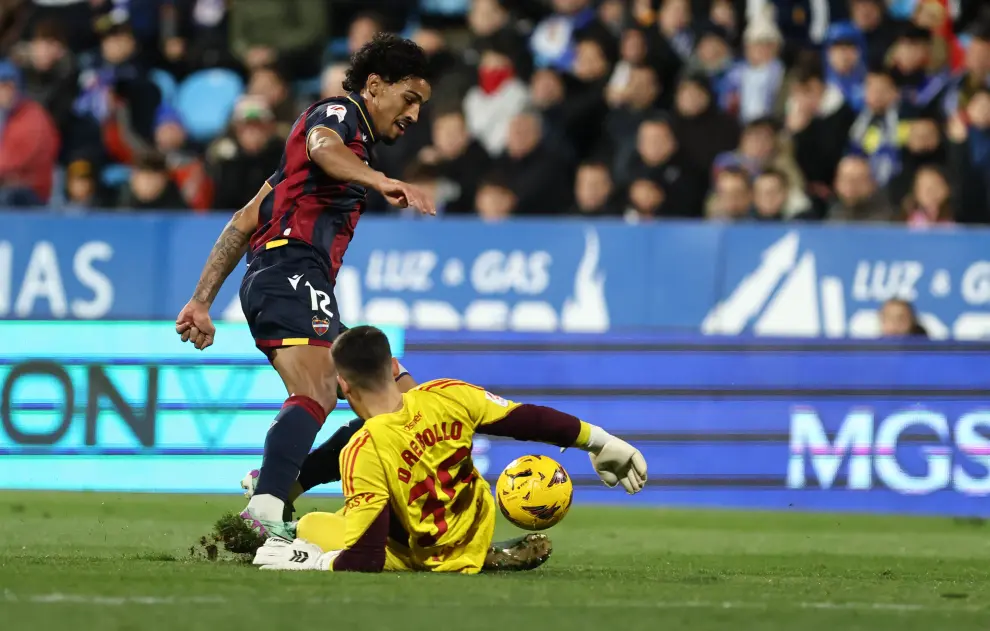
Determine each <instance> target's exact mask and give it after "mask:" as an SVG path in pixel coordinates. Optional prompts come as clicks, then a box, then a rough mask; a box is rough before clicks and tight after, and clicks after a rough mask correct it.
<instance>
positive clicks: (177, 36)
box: [161, 0, 240, 79]
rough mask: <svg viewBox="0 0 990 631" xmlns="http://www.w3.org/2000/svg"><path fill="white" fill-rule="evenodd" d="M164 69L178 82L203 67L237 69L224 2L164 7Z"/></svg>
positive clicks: (187, 1)
mask: <svg viewBox="0 0 990 631" xmlns="http://www.w3.org/2000/svg"><path fill="white" fill-rule="evenodd" d="M162 13H163V17H162V38H163V40H164V41H163V44H162V55H163V60H162V61H163V63H162V64H161V66H162V69H164V70H167V71H168V72H170V73H171V74H172V75H173V76H174V77H175V78H176V79H183V78H184V77H185V76H186V75H188V74H190V73H192V72H194V71H196V70H201V69H203V68H217V67H224V68H231V69H234V68H238V67H239V65H240V64H239V62H238V61H237V60H236V59H235V58H234V55H233V54H232V53H231V51H230V46H228V44H227V32H228V24H229V18H228V9H227V3H226V2H224V0H178V1H177V2H174V3H172V4H165V5H164V6H162Z"/></svg>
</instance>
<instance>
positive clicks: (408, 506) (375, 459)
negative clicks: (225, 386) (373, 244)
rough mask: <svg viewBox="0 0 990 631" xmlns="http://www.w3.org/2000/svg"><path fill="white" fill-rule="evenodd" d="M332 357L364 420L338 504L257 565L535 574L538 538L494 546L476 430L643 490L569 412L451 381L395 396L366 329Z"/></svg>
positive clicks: (629, 450) (619, 447) (595, 433)
mask: <svg viewBox="0 0 990 631" xmlns="http://www.w3.org/2000/svg"><path fill="white" fill-rule="evenodd" d="M332 354H333V359H334V362H335V363H336V366H337V371H338V381H339V383H340V387H341V390H342V391H343V393H344V395H345V396H346V397H347V400H348V402H350V404H351V407H352V408H353V409H354V411H355V412H357V413H358V414H359V415H360V416H361V417H362V418H365V419H367V421H366V423H365V425H364V427H363V428H362V429H361V430H360V431H358V432H357V433H356V434H355V435H354V436H353V437H352V438H351V440H350V442H349V443H348V444H347V447H346V448H345V449H344V451H343V452H342V453H341V456H340V471H341V475H342V483H343V491H344V495H345V497H346V503H345V505H344V508H343V510H342V511H340V512H338V513H336V514H330V513H310V514H308V515H305V516H304V517H303V518H302V519H301V520H300V521H299V524H298V528H297V533H296V534H297V537H298V538H297V539H295V541H288V540H285V539H279V538H269V539H268V541H267V542H266V543H265V545H264V546H262V547H261V548H259V550H258V552H257V554H256V556H255V560H254V563H255V565H260V566H262V567H263V568H265V569H285V570H329V571H335V572H341V571H359V572H381V571H428V572H461V573H466V574H474V573H476V572H478V571H480V570H482V569H529V568H532V567H536V566H537V565H539V564H540V563H542V562H543V561H545V560H546V558H547V557H548V556H549V552H550V546H549V541H548V540H547V539H546V537H545V536H543V535H529V536H528V537H524V538H522V539H520V540H517V541H515V542H511V543H510V544H507V545H496V546H492V535H493V532H494V529H495V512H496V511H495V501H494V499H493V498H492V494H491V489H490V487H489V485H488V483H487V482H486V481H485V480H484V478H482V477H481V475H480V474H479V472H478V470H477V469H476V468H475V466H474V462H473V461H472V459H471V448H472V441H473V438H474V435H475V434H476V433H479V434H486V435H489V436H504V437H509V438H515V439H517V440H531V441H539V442H544V443H549V444H552V445H557V446H559V447H565V448H566V447H578V448H580V449H584V450H586V451H588V452H589V454H590V455H591V461H592V465H593V466H594V467H595V470H596V471H597V472H598V474H599V476H600V477H601V478H602V480H603V481H604V482H605V483H606V484H608V485H609V486H615V485H616V484H622V486H623V487H624V488H625V489H626V491H627V492H629V493H637V492H639V491H640V490H641V489H642V488H643V485H644V484H645V482H646V462H645V460H644V459H643V456H642V454H640V452H639V451H638V450H637V449H635V448H634V447H632V446H631V445H629V444H628V443H626V442H625V441H623V440H622V439H619V438H616V437H614V436H611V435H610V434H608V433H607V432H605V431H604V430H603V429H601V428H599V427H597V426H594V425H591V424H589V423H586V422H584V421H581V420H579V419H577V418H575V417H573V416H571V415H569V414H565V413H563V412H559V411H557V410H554V409H552V408H547V407H542V406H537V405H527V404H519V403H514V402H512V401H507V400H505V399H502V398H501V397H498V396H496V395H493V394H491V393H489V392H487V391H485V390H484V389H483V388H480V387H478V386H474V385H471V384H468V383H465V382H463V381H457V380H455V379H439V380H436V381H431V382H427V383H424V384H422V385H420V386H418V387H416V388H413V389H412V390H410V391H408V392H406V393H405V394H403V393H401V392H400V391H399V389H398V387H397V386H396V384H395V379H394V375H395V373H396V371H397V370H398V365H397V363H396V361H395V359H393V358H392V354H391V350H390V349H389V345H388V339H387V338H386V337H385V334H384V333H382V332H381V331H380V330H378V329H376V328H374V327H368V326H362V327H356V328H353V329H351V330H349V331H347V332H346V333H344V334H342V335H341V336H340V337H338V338H337V339H336V341H335V342H334V345H333V349H332Z"/></svg>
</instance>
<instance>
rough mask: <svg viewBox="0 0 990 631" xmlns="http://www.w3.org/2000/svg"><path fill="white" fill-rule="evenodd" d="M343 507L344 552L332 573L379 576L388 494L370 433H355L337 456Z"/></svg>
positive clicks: (335, 561)
mask: <svg viewBox="0 0 990 631" xmlns="http://www.w3.org/2000/svg"><path fill="white" fill-rule="evenodd" d="M340 473H341V483H342V486H343V491H344V497H345V498H346V503H345V505H344V520H345V524H346V532H345V535H344V542H345V547H344V550H343V551H342V552H341V553H340V554H339V555H338V556H337V558H336V559H334V562H333V566H332V568H331V569H332V570H333V571H335V572H381V571H382V569H384V567H385V545H386V540H387V538H388V525H389V518H390V513H389V502H388V500H389V492H388V483H387V481H386V479H385V468H384V467H383V466H382V462H381V460H380V459H379V457H378V452H377V450H376V449H375V443H374V439H373V438H372V436H371V433H370V432H369V431H368V430H366V429H364V430H361V431H359V432H358V433H356V434H355V435H354V436H353V437H352V438H351V440H350V442H349V443H348V444H347V447H345V448H344V451H342V452H341V454H340Z"/></svg>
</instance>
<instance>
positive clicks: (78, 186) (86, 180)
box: [65, 160, 105, 210]
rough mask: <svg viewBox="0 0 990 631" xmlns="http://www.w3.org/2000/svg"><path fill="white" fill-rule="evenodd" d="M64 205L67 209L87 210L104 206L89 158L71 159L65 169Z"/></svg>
mask: <svg viewBox="0 0 990 631" xmlns="http://www.w3.org/2000/svg"><path fill="white" fill-rule="evenodd" d="M65 205H66V208H68V209H75V210H87V209H91V208H102V207H104V206H105V204H104V203H103V200H102V199H101V196H100V188H99V182H97V181H96V174H95V173H94V171H93V163H92V162H90V161H89V160H73V161H72V162H70V163H69V166H68V167H66V169H65Z"/></svg>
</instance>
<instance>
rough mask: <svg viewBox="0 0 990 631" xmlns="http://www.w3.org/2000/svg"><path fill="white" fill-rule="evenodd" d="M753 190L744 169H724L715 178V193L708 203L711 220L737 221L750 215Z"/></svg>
mask: <svg viewBox="0 0 990 631" xmlns="http://www.w3.org/2000/svg"><path fill="white" fill-rule="evenodd" d="M752 203H753V189H752V185H751V181H750V178H749V174H748V173H746V172H745V171H743V170H742V169H737V168H730V169H723V170H722V171H720V172H719V174H718V176H717V177H716V178H715V192H714V194H713V195H712V198H711V200H709V203H708V212H707V216H708V218H709V219H718V220H723V221H726V220H727V221H737V220H739V219H745V218H746V217H748V216H749V215H750V206H751V205H752Z"/></svg>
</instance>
